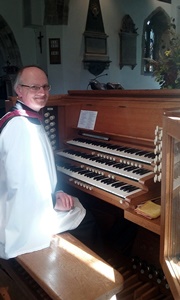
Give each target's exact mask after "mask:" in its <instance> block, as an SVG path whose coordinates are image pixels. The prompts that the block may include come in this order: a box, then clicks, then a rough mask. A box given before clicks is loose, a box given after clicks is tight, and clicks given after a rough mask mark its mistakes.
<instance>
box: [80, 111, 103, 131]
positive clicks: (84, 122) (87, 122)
mask: <svg viewBox="0 0 180 300" xmlns="http://www.w3.org/2000/svg"><path fill="white" fill-rule="evenodd" d="M97 113H98V112H97V111H90V110H81V112H80V116H79V121H78V128H84V129H92V130H93V129H94V127H95V123H96V118H97Z"/></svg>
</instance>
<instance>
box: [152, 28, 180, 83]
mask: <svg viewBox="0 0 180 300" xmlns="http://www.w3.org/2000/svg"><path fill="white" fill-rule="evenodd" d="M171 26H172V29H173V30H170V31H169V32H170V38H169V42H168V45H167V46H166V47H165V46H164V47H162V48H164V49H161V50H163V51H161V53H162V54H159V59H158V61H155V60H153V59H147V60H148V61H149V63H150V64H151V65H152V66H153V75H154V77H155V80H156V81H157V82H158V83H159V85H160V88H161V89H163V88H168V89H180V36H179V35H177V34H176V33H175V30H174V29H175V25H174V24H171Z"/></svg>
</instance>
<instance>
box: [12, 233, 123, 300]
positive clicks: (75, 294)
mask: <svg viewBox="0 0 180 300" xmlns="http://www.w3.org/2000/svg"><path fill="white" fill-rule="evenodd" d="M16 259H17V261H18V263H19V264H21V266H22V267H23V268H24V269H25V270H26V271H27V272H28V273H29V274H30V276H31V277H32V278H33V279H34V280H35V281H36V282H37V283H38V284H39V285H40V286H41V288H42V289H43V290H44V291H45V292H46V293H47V294H48V295H49V296H50V297H51V298H52V299H58V300H76V299H78V300H95V299H98V300H103V299H111V297H112V296H113V295H116V294H117V293H118V292H119V291H121V290H122V288H123V277H122V275H121V274H120V273H119V272H118V271H117V270H114V269H113V268H112V267H111V266H109V265H108V264H107V263H106V262H105V261H104V260H102V259H101V258H100V257H99V256H98V255H96V254H95V253H94V252H93V251H91V250H90V249H89V248H88V247H86V246H85V245H84V244H82V243H81V242H80V241H79V240H77V239H76V238H74V237H73V236H72V235H71V234H68V233H63V234H59V235H55V236H54V237H53V239H52V242H51V245H50V247H49V248H46V249H43V250H40V251H36V252H32V253H27V254H23V255H20V256H18V257H17V258H16Z"/></svg>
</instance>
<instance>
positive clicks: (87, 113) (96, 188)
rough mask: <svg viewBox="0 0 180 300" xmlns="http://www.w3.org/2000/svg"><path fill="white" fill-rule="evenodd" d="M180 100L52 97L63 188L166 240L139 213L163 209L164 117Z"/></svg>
mask: <svg viewBox="0 0 180 300" xmlns="http://www.w3.org/2000/svg"><path fill="white" fill-rule="evenodd" d="M179 97H180V91H179V90H128V91H126V90H112V91H69V92H68V94H66V95H51V96H50V98H49V102H48V103H47V107H45V108H44V110H43V115H44V126H45V130H46V131H47V134H48V135H49V138H50V140H51V143H52V147H53V149H54V153H55V159H56V165H57V172H58V175H59V178H60V181H61V182H62V185H63V186H64V187H65V188H68V189H70V190H71V188H72V189H73V190H77V191H80V192H82V193H85V194H87V195H90V196H92V197H95V198H98V199H99V200H100V201H101V200H102V203H104V202H105V203H108V205H112V206H113V207H115V208H117V209H118V210H121V211H123V213H124V218H125V219H127V220H130V221H131V222H133V223H136V224H137V225H138V226H139V227H140V228H141V227H142V228H143V230H144V229H145V230H147V232H151V233H153V234H155V236H156V237H158V238H159V237H160V238H161V235H162V236H164V235H163V234H162V232H163V228H162V227H161V220H160V217H159V218H157V219H154V220H148V219H146V218H144V217H142V216H140V215H137V214H136V212H135V211H134V209H135V208H136V206H137V205H138V204H141V203H143V202H146V201H147V200H152V201H158V202H159V203H161V177H162V138H163V128H162V127H163V115H164V112H165V111H168V110H171V109H175V108H179V106H180V101H179ZM13 101H14V99H11V101H10V102H11V103H12V102H13ZM7 105H9V102H8V103H7ZM11 105H12V104H11ZM140 242H141V241H140ZM139 246H140V244H139ZM157 251H158V254H157V253H156V254H157V255H158V256H159V249H157ZM143 255H144V254H142V256H143ZM124 277H125V278H126V275H125V276H124ZM131 284H132V283H131ZM125 286H126V279H125ZM118 299H126V298H123V296H122V297H121V298H118ZM128 299H131V298H128ZM132 299H137V298H132ZM138 299H141V298H138ZM142 299H173V298H171V295H170V296H169V295H168V296H167V298H166V297H165V298H163V297H162V298H151V296H150V298H148V297H144V298H142Z"/></svg>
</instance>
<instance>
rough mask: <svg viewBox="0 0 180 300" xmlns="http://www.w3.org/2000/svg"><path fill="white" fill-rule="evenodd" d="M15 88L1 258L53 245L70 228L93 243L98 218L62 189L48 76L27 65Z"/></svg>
mask: <svg viewBox="0 0 180 300" xmlns="http://www.w3.org/2000/svg"><path fill="white" fill-rule="evenodd" d="M14 89H15V92H16V94H17V96H18V97H17V99H18V100H17V103H16V105H15V107H13V108H12V109H11V112H9V113H7V114H6V115H5V116H4V117H3V118H2V119H0V132H1V133H0V257H2V258H5V259H9V258H11V257H15V256H17V255H20V254H23V253H26V252H31V251H36V250H40V249H42V248H45V247H48V246H49V244H50V240H51V237H52V234H55V233H60V232H63V231H67V230H71V232H72V233H74V235H75V236H76V237H82V241H87V245H88V243H89V245H88V246H90V247H91V246H93V243H94V241H95V240H94V239H95V232H96V226H95V224H94V221H92V220H91V217H89V214H88V213H87V211H86V210H85V208H84V207H83V206H82V205H81V203H80V202H79V200H78V199H77V198H74V197H72V196H70V195H68V194H66V193H64V192H63V191H57V192H56V185H57V176H56V168H55V163H54V155H53V151H52V149H51V145H50V142H49V140H48V137H47V135H46V133H45V130H44V127H43V125H42V124H41V116H40V114H39V113H38V112H39V111H40V109H41V108H43V107H44V106H45V105H46V103H47V101H48V97H49V91H50V85H49V83H48V79H47V76H46V74H45V73H44V71H43V70H42V69H40V68H39V67H36V66H27V67H24V68H22V69H21V70H20V71H19V72H18V74H17V78H16V80H15V84H14ZM53 197H55V207H53V202H52V198H53ZM85 229H87V231H86V230H85Z"/></svg>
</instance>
